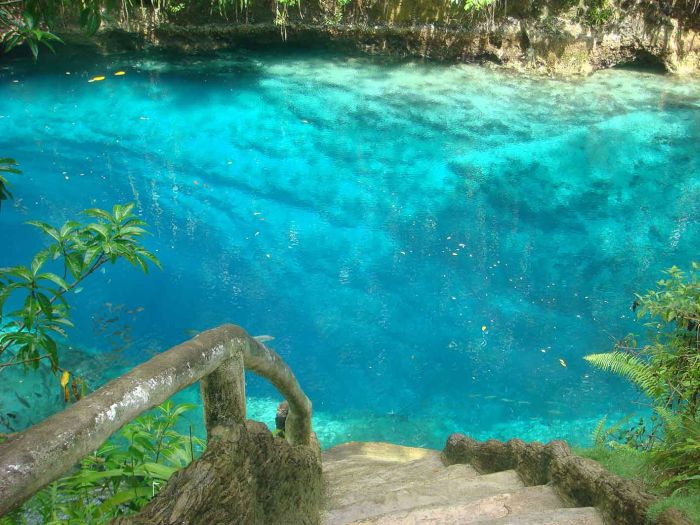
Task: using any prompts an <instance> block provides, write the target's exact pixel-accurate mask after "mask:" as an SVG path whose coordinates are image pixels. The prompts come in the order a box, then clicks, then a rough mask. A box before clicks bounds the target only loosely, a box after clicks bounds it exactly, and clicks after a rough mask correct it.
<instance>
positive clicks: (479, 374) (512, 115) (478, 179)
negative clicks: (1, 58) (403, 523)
mask: <svg viewBox="0 0 700 525" xmlns="http://www.w3.org/2000/svg"><path fill="white" fill-rule="evenodd" d="M117 70H124V71H126V75H124V76H119V77H114V76H111V74H110V73H111V72H113V71H117ZM95 75H105V76H106V79H105V80H104V81H103V82H93V83H88V82H87V80H88V79H90V78H92V77H93V76H95ZM15 80H16V81H17V82H14V81H15ZM699 96H700V87H698V85H697V83H695V84H693V83H689V82H686V83H683V82H681V81H678V80H675V79H673V78H669V77H664V76H657V75H652V74H645V73H639V72H632V71H606V72H601V73H597V74H596V75H594V76H592V77H590V78H587V79H580V80H574V81H559V80H546V79H541V78H528V77H524V76H514V75H511V74H508V73H502V72H495V71H490V70H488V69H484V68H480V67H472V66H444V65H430V64H417V63H393V62H386V61H381V62H379V61H373V60H372V59H369V58H358V57H352V56H344V55H323V54H319V53H301V52H297V53H290V54H284V55H282V54H278V53H274V54H273V53H267V54H265V53H257V54H253V53H243V52H241V53H219V54H214V55H207V56H191V57H167V56H161V55H141V56H129V55H119V56H113V57H108V58H89V59H86V58H85V57H82V58H80V59H78V58H74V59H71V60H70V61H68V60H64V59H55V58H47V60H45V61H43V62H42V63H40V64H39V65H38V66H34V65H31V64H25V63H21V62H15V63H9V64H7V65H6V66H4V67H2V68H0V153H1V154H3V155H11V156H14V157H16V158H17V159H18V160H19V161H20V162H21V164H22V168H23V169H24V170H25V174H24V175H23V176H21V177H18V178H17V181H16V184H15V186H14V188H15V194H16V195H17V196H18V199H17V200H16V201H15V202H14V207H7V209H5V208H3V211H2V214H0V221H2V222H1V224H2V228H1V229H0V245H1V246H2V247H3V249H2V251H1V252H0V265H6V264H13V263H16V262H19V261H22V260H26V259H27V256H28V255H27V254H29V253H30V252H31V250H33V249H35V248H36V247H37V246H38V243H39V240H38V239H37V238H36V237H34V235H35V233H34V232H32V231H30V229H29V227H26V226H24V225H23V224H22V223H23V221H25V220H28V219H29V218H32V219H38V218H41V219H44V220H49V221H54V222H59V221H61V220H64V219H65V218H67V217H70V216H71V215H73V214H75V213H76V212H77V211H78V210H80V209H83V208H87V207H90V206H102V207H107V206H111V204H112V203H114V202H116V201H134V202H136V204H137V207H138V210H139V213H141V214H142V215H143V217H144V219H145V220H146V221H147V222H148V223H149V225H150V228H151V231H152V232H153V233H154V235H153V237H152V238H150V239H149V240H148V244H149V247H150V248H151V249H152V250H153V251H155V252H156V253H157V254H158V256H159V257H160V258H161V260H162V262H163V266H164V268H165V270H164V271H163V272H158V273H155V274H151V275H149V276H141V275H139V274H137V273H136V272H134V271H131V270H130V269H129V268H127V267H123V266H118V267H110V268H108V269H107V271H106V272H105V273H104V274H100V275H95V276H94V278H93V279H92V281H91V282H88V283H86V286H85V291H84V292H83V293H82V294H79V295H76V296H74V297H73V298H72V299H73V302H74V304H75V309H74V315H75V316H76V321H77V325H78V327H77V329H76V330H74V331H73V333H72V334H71V336H72V339H71V344H73V345H74V346H75V348H76V349H80V350H81V352H82V353H81V354H80V356H81V357H80V359H81V361H82V363H83V364H82V367H83V369H85V370H87V371H89V372H90V373H91V374H92V375H93V378H94V382H95V383H96V384H99V383H100V382H102V381H104V380H105V378H108V377H111V376H114V375H115V374H118V373H120V372H121V371H123V370H124V369H125V368H127V367H128V366H130V365H133V364H135V363H138V362H141V361H143V360H145V359H147V358H148V357H149V356H150V355H152V354H153V353H154V352H157V351H160V350H162V349H164V348H167V347H168V346H170V345H173V344H175V343H178V342H180V341H182V340H183V339H185V338H187V337H190V335H191V333H192V331H193V330H194V331H196V330H201V329H204V328H206V327H212V326H215V325H217V324H220V323H223V322H235V323H237V324H240V325H242V326H244V327H245V328H246V329H248V330H249V331H250V332H251V333H252V334H269V335H271V336H273V337H274V338H275V339H274V340H273V341H271V342H270V343H269V344H270V345H271V346H272V347H273V348H275V349H276V350H277V351H278V352H280V353H281V354H282V355H283V356H284V358H285V359H286V360H287V362H288V363H289V364H290V365H291V367H292V368H293V370H294V371H295V373H296V375H297V376H298V378H299V379H300V381H301V383H302V386H303V387H304V389H305V390H306V392H307V393H308V395H309V397H311V399H312V400H313V402H314V407H315V410H316V414H317V421H316V428H317V430H318V431H319V435H320V436H321V438H322V440H323V443H324V444H325V445H328V444H331V443H334V442H339V441H346V440H350V439H385V440H391V441H396V442H403V443H408V444H418V445H427V446H435V447H439V446H441V445H442V442H443V440H444V438H445V437H446V436H447V434H449V433H450V432H452V431H456V430H460V431H463V432H467V433H470V434H472V435H475V436H478V437H487V436H496V437H501V438H504V437H510V436H514V435H519V436H523V437H527V438H530V439H535V438H539V439H549V438H552V437H568V438H571V439H574V440H581V439H586V438H587V436H588V434H589V430H590V427H591V425H592V422H594V421H595V420H596V418H599V417H600V416H602V415H603V414H605V413H611V414H617V413H623V412H627V411H629V410H632V409H635V408H636V405H634V404H633V402H634V401H635V399H636V397H635V395H634V393H633V392H631V391H630V390H629V389H628V388H626V387H625V385H623V384H622V383H621V382H619V381H617V380H615V379H614V378H611V377H608V376H607V375H605V374H601V373H598V372H595V371H593V370H591V369H590V367H589V366H588V365H587V364H586V363H585V362H584V361H583V360H582V359H581V357H582V356H583V355H585V354H587V353H590V352H594V351H603V350H605V349H607V348H609V347H610V342H611V338H612V337H614V336H621V335H624V334H625V333H626V332H627V331H629V330H632V329H639V327H638V326H635V325H634V323H633V321H632V315H631V312H630V310H629V305H630V303H631V298H632V295H631V294H632V292H634V291H638V290H643V289H645V288H646V287H648V286H650V285H651V284H652V283H653V282H654V281H655V280H656V279H657V277H658V272H659V270H661V269H662V268H665V267H668V266H670V265H671V264H678V265H681V266H682V265H687V264H689V262H690V260H692V258H693V257H696V258H697V252H696V250H694V247H696V246H697V245H698V243H699V242H700V233H699V232H698V228H697V224H698V217H699V216H700V166H699V161H700V159H699V158H698V157H699V156H698V153H697V144H698V139H700V102H699ZM76 359H77V358H76ZM14 373H15V372H13V374H14ZM5 376H6V377H9V376H8V375H7V374H5ZM13 377H14V376H13ZM4 379H5V378H3V380H4ZM24 381H25V382H24V383H23V385H30V386H27V387H26V390H27V391H28V392H36V393H38V394H39V395H38V396H37V395H35V394H31V395H34V397H36V399H34V398H31V405H32V406H33V410H32V411H31V414H30V413H29V411H28V410H27V408H26V407H24V406H23V404H22V402H21V401H19V400H18V399H15V398H14V396H13V395H12V393H11V392H12V389H8V384H9V383H5V382H4V381H3V384H2V385H1V386H0V413H3V414H5V415H4V419H2V420H0V431H2V430H3V429H4V428H5V427H7V426H8V425H7V423H6V421H7V417H8V416H7V415H6V414H8V413H13V414H15V416H16V417H15V419H17V421H15V422H14V423H13V427H17V428H23V427H24V426H26V425H27V424H29V423H31V422H32V421H34V420H32V419H31V418H32V417H33V418H35V419H36V418H40V417H43V415H44V414H45V413H46V410H48V408H46V407H47V406H50V405H51V403H50V402H49V401H48V400H49V399H51V398H52V396H53V397H56V396H55V395H54V394H55V393H54V392H53V391H50V388H49V389H47V392H43V391H42V390H40V389H38V388H39V387H36V386H35V385H36V381H34V380H32V379H31V377H30V376H27V377H26V378H24ZM23 388H24V387H22V388H21V389H20V395H22V396H24V398H25V399H26V396H27V395H28V394H26V393H24V392H23ZM41 388H43V387H41ZM248 393H249V395H250V396H251V397H253V398H254V399H252V400H251V408H250V411H251V414H252V415H254V416H256V417H261V418H267V419H269V420H271V418H273V417H274V415H273V414H274V409H273V408H274V404H275V399H274V393H273V391H272V390H271V389H270V387H269V386H267V385H265V384H263V382H261V381H259V380H256V379H253V378H251V384H250V385H249V387H248ZM183 395H184V397H188V396H189V397H192V396H194V395H195V394H194V393H186V394H183ZM27 414H29V415H27ZM2 425H4V427H3V426H2Z"/></svg>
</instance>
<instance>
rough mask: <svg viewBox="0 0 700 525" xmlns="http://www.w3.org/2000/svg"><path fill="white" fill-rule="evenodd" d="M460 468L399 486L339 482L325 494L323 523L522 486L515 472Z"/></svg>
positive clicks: (465, 499) (456, 501)
mask: <svg viewBox="0 0 700 525" xmlns="http://www.w3.org/2000/svg"><path fill="white" fill-rule="evenodd" d="M462 467H465V465H453V466H451V467H447V468H445V469H443V470H442V471H438V472H437V473H435V474H434V475H433V476H431V477H427V478H419V479H415V480H414V481H413V482H407V483H404V484H403V486H401V487H399V488H394V487H392V486H391V485H390V483H389V484H387V483H381V484H377V485H372V484H366V483H365V482H366V479H361V478H352V479H346V481H345V482H342V481H341V482H339V483H337V484H336V485H335V489H333V491H332V492H330V493H329V502H328V506H327V509H328V511H327V513H326V515H325V521H324V523H325V524H327V525H331V524H338V525H339V524H346V523H352V522H353V521H357V520H360V519H363V518H371V517H375V516H380V515H383V514H391V513H393V512H398V511H405V510H409V509H415V508H419V507H427V506H434V505H452V504H463V503H470V502H475V501H478V500H481V499H483V498H486V497H488V496H494V495H497V494H502V493H505V492H512V491H517V490H520V489H522V488H523V483H522V481H521V480H520V477H519V476H518V474H517V473H516V472H515V471H512V470H510V471H504V472H497V473H495V474H488V475H486V476H476V477H465V476H462V475H461V474H462V473H464V472H469V471H468V470H465V469H463V468H462ZM389 476H390V475H389ZM385 479H389V478H385ZM344 487H346V488H345V489H344Z"/></svg>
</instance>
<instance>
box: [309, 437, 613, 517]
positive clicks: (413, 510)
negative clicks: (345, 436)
mask: <svg viewBox="0 0 700 525" xmlns="http://www.w3.org/2000/svg"><path fill="white" fill-rule="evenodd" d="M323 470H324V475H325V477H326V485H327V490H328V494H327V496H328V499H327V503H326V509H327V510H326V512H325V515H324V518H323V521H322V523H323V524H324V525H348V524H354V525H411V524H416V525H418V524H421V525H422V524H428V525H431V524H433V525H438V524H439V525H458V524H459V525H463V524H474V525H603V520H602V518H601V516H600V514H599V513H598V512H597V511H596V510H595V509H593V508H568V505H567V504H566V503H565V502H564V501H562V500H561V499H560V498H559V497H558V496H557V494H556V493H555V491H554V490H553V488H552V487H550V486H537V487H525V486H524V484H523V482H522V480H521V479H520V477H519V476H518V474H517V473H516V472H515V471H513V470H506V471H503V472H496V473H494V474H486V475H479V473H478V472H477V471H476V470H474V469H473V468H472V467H471V466H469V465H451V466H445V465H444V464H443V462H442V460H441V456H440V453H439V452H438V451H435V450H428V449H423V448H414V447H403V446H399V445H392V444H389V443H357V442H355V443H346V444H345V445H341V446H338V447H334V448H332V449H329V450H327V451H325V452H324V453H323Z"/></svg>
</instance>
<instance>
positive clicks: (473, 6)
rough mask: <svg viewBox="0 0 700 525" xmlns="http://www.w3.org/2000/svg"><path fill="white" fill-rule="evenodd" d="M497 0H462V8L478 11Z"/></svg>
mask: <svg viewBox="0 0 700 525" xmlns="http://www.w3.org/2000/svg"><path fill="white" fill-rule="evenodd" d="M496 1H497V0H464V10H465V11H473V12H479V11H482V10H483V9H485V8H486V7H489V6H490V5H493V4H495V3H496Z"/></svg>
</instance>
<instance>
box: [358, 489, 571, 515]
mask: <svg viewBox="0 0 700 525" xmlns="http://www.w3.org/2000/svg"><path fill="white" fill-rule="evenodd" d="M564 506H565V504H564V503H563V502H562V501H561V499H560V498H559V496H558V495H557V494H556V493H555V491H554V490H553V489H552V487H549V486H544V485H541V486H536V487H524V488H520V489H517V490H515V491H513V492H505V493H501V494H497V495H494V496H487V497H484V498H481V499H479V500H477V501H473V502H469V503H456V502H452V503H450V504H447V505H430V506H424V507H414V508H411V509H405V510H402V511H396V512H391V513H387V514H383V515H379V516H374V517H371V518H365V519H361V520H357V521H355V522H353V524H354V525H355V524H357V525H360V524H362V525H370V524H371V525H404V524H406V525H410V524H414V523H415V524H419V523H420V524H422V523H428V524H444V525H457V524H462V523H464V524H466V523H482V522H483V523H490V521H491V520H500V519H504V518H506V517H513V516H517V515H527V514H528V513H532V512H533V511H538V512H541V511H550V510H551V511H554V510H559V511H566V510H568V509H565V508H563V507H564ZM494 523H500V522H498V521H496V522H494Z"/></svg>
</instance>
